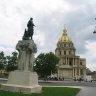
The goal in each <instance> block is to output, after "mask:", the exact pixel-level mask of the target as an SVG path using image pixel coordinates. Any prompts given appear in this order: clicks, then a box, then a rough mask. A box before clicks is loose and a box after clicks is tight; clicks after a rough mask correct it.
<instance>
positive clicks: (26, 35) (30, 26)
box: [22, 18, 35, 40]
mask: <svg viewBox="0 0 96 96" xmlns="http://www.w3.org/2000/svg"><path fill="white" fill-rule="evenodd" d="M34 26H35V25H34V23H33V18H30V20H29V21H28V23H27V27H28V29H27V30H26V29H25V32H24V35H23V38H22V39H23V40H29V39H32V36H33V33H34Z"/></svg>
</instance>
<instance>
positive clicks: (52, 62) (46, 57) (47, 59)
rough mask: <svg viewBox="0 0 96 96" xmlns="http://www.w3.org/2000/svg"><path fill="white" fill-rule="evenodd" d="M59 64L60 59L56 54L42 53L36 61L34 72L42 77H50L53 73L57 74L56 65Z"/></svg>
mask: <svg viewBox="0 0 96 96" xmlns="http://www.w3.org/2000/svg"><path fill="white" fill-rule="evenodd" d="M58 62H59V58H58V57H56V56H55V55H54V53H52V52H50V53H46V54H44V53H41V54H40V55H38V57H37V58H36V60H35V65H34V70H35V71H36V72H37V73H38V75H39V76H41V77H47V76H50V75H51V73H52V74H53V73H56V69H57V68H56V64H57V63H58Z"/></svg>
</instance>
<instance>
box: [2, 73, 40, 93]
mask: <svg viewBox="0 0 96 96" xmlns="http://www.w3.org/2000/svg"><path fill="white" fill-rule="evenodd" d="M41 89H42V87H41V86H40V85H38V76H37V74H36V73H35V72H30V71H14V72H11V73H10V74H9V78H8V82H7V84H2V85H1V90H6V91H12V92H23V93H28V94H29V93H40V92H41Z"/></svg>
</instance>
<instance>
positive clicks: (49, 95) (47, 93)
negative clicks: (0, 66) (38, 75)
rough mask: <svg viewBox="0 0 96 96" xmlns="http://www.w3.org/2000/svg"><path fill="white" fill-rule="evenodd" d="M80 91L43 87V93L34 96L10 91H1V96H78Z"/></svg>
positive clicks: (33, 95) (76, 89) (77, 89)
mask: <svg viewBox="0 0 96 96" xmlns="http://www.w3.org/2000/svg"><path fill="white" fill-rule="evenodd" d="M79 91H80V89H79V88H68V87H43V92H42V93H38V94H36V93H32V94H23V93H17V92H15V93H13V92H8V91H1V90H0V96H76V94H77V93H78V92H79Z"/></svg>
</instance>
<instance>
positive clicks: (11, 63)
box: [6, 52, 18, 71]
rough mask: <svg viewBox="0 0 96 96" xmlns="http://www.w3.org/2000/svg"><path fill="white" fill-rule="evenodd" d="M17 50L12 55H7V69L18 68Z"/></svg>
mask: <svg viewBox="0 0 96 96" xmlns="http://www.w3.org/2000/svg"><path fill="white" fill-rule="evenodd" d="M17 55H18V53H17V52H12V55H11V56H7V57H6V58H7V66H6V70H7V71H14V70H16V69H17Z"/></svg>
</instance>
